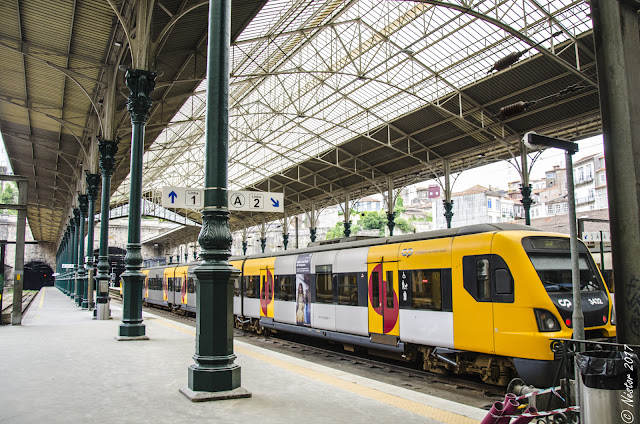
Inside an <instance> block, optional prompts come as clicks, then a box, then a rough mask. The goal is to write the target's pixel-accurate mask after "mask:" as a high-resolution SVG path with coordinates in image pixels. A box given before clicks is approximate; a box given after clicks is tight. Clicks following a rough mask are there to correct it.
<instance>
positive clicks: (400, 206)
mask: <svg viewBox="0 0 640 424" xmlns="http://www.w3.org/2000/svg"><path fill="white" fill-rule="evenodd" d="M406 210H407V208H405V207H404V199H402V196H398V198H397V199H396V207H395V208H393V211H394V212H395V213H396V216H398V215H400V214H401V213H404V212H405V211H406Z"/></svg>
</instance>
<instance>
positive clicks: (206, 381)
mask: <svg viewBox="0 0 640 424" xmlns="http://www.w3.org/2000/svg"><path fill="white" fill-rule="evenodd" d="M188 374H189V380H188V384H187V387H188V388H189V389H190V390H192V391H194V392H209V393H219V392H230V391H233V390H235V389H238V388H239V387H240V366H239V365H236V364H232V365H231V366H224V367H215V368H208V367H202V366H198V365H197V364H193V365H190V366H189V372H188ZM185 396H186V395H185Z"/></svg>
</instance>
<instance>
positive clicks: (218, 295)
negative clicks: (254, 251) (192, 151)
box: [180, 0, 251, 401]
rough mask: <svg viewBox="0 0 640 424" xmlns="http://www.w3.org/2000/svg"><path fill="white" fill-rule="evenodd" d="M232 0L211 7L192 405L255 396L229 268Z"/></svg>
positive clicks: (188, 389) (185, 391)
mask: <svg viewBox="0 0 640 424" xmlns="http://www.w3.org/2000/svg"><path fill="white" fill-rule="evenodd" d="M230 28H231V0H211V1H210V2H209V44H208V55H207V112H206V120H205V168H204V185H205V195H204V209H203V211H202V230H201V231H200V235H199V236H198V242H199V243H200V246H201V247H202V251H201V252H200V256H201V257H202V262H201V264H200V265H199V266H198V267H197V268H196V269H195V274H196V276H197V277H198V279H197V283H196V284H197V287H196V291H197V293H198V296H197V299H196V353H195V355H194V356H193V359H194V361H195V364H192V365H191V366H189V371H188V374H189V383H188V387H184V388H181V389H180V392H181V393H182V394H184V395H185V396H186V397H187V398H189V399H190V400H191V401H204V400H216V399H229V398H238V397H250V396H251V393H249V392H247V391H246V390H245V389H243V388H242V387H240V366H239V365H237V364H235V363H234V361H235V358H236V356H235V355H234V353H233V303H232V296H233V279H234V278H236V277H237V276H238V275H239V272H238V270H237V269H235V268H234V267H233V266H231V264H229V262H228V259H229V256H231V241H232V238H231V230H230V229H229V211H228V209H227V166H228V160H227V157H228V140H229V98H228V97H229V49H230V47H229V42H230Z"/></svg>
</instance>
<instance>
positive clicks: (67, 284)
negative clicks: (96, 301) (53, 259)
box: [63, 225, 73, 296]
mask: <svg viewBox="0 0 640 424" xmlns="http://www.w3.org/2000/svg"><path fill="white" fill-rule="evenodd" d="M71 231H72V227H71V225H67V233H66V235H65V241H64V244H65V246H64V263H65V264H70V263H71V254H72V250H73V247H72V246H71V241H72V239H73V237H72V234H71ZM70 271H71V269H69V268H64V270H63V273H64V274H63V275H64V294H66V295H67V296H71V280H70V277H69V272H70Z"/></svg>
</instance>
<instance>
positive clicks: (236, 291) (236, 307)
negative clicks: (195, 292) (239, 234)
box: [194, 260, 243, 316]
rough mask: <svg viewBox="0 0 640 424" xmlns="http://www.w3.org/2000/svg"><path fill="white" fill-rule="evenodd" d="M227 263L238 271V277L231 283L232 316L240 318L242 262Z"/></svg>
mask: <svg viewBox="0 0 640 424" xmlns="http://www.w3.org/2000/svg"><path fill="white" fill-rule="evenodd" d="M229 263H230V264H231V266H233V267H235V268H236V269H237V270H238V271H239V274H238V276H237V277H236V278H235V279H234V281H233V314H234V315H235V316H241V315H242V308H241V306H240V305H241V302H242V298H241V297H240V288H241V284H240V281H241V279H242V263H243V261H242V260H239V261H230V262H229ZM194 297H195V296H194Z"/></svg>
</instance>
